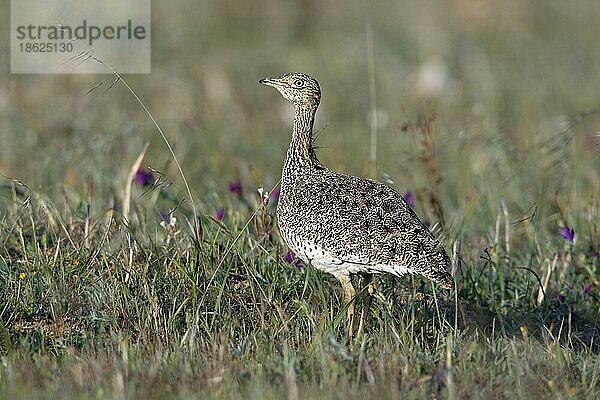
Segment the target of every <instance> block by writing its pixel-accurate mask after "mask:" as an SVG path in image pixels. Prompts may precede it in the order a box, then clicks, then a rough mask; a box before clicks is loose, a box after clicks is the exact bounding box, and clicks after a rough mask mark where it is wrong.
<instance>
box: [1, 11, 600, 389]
mask: <svg viewBox="0 0 600 400" xmlns="http://www.w3.org/2000/svg"><path fill="white" fill-rule="evenodd" d="M402 3H403V5H402V7H400V6H398V5H397V4H396V3H395V2H389V3H385V4H383V5H377V6H375V4H374V3H373V4H372V5H371V7H372V9H371V10H370V12H369V14H370V15H371V21H372V25H371V26H372V32H371V33H370V34H369V38H370V39H372V40H369V43H371V42H372V48H370V49H366V48H365V47H366V44H365V42H366V41H365V37H366V34H367V31H366V29H367V25H366V20H365V15H367V12H366V10H364V9H362V8H361V7H358V6H357V7H356V8H349V9H347V10H338V9H337V8H334V7H333V6H331V5H327V4H323V5H315V7H316V8H315V10H317V11H315V14H314V15H313V14H311V13H310V12H309V11H307V10H306V9H302V8H297V9H294V10H292V11H293V12H292V11H290V10H283V9H281V8H280V6H279V5H278V4H279V3H277V2H272V3H269V5H270V7H271V8H269V9H268V10H267V9H265V10H260V12H259V11H257V9H256V8H255V7H250V6H241V5H239V4H237V3H233V2H227V1H225V2H221V3H220V5H219V6H217V5H215V6H211V7H209V8H200V7H197V6H196V7H192V6H191V4H187V5H185V4H184V5H173V6H171V5H170V6H169V7H165V6H163V5H161V4H155V5H154V8H153V15H160V16H162V17H164V19H165V21H169V20H170V19H169V18H170V17H173V18H175V17H178V16H181V15H186V16H188V17H189V18H190V19H191V20H193V21H194V23H186V22H185V21H184V22H181V24H182V26H181V29H180V30H174V29H172V28H173V26H172V25H170V24H167V23H162V22H159V21H158V20H157V21H156V22H154V26H153V34H154V36H153V46H154V48H153V51H154V55H155V56H156V61H155V62H156V66H155V68H154V73H153V75H152V76H151V77H146V76H131V77H125V80H126V81H127V83H128V84H129V85H130V86H131V87H132V88H133V90H134V91H135V92H136V93H137V94H138V95H139V96H140V98H141V99H142V100H143V101H144V102H145V103H146V104H147V106H148V109H149V110H150V113H151V114H152V115H153V117H154V118H156V122H157V123H158V125H159V126H161V127H162V129H163V131H164V134H165V137H166V138H167V141H168V142H169V143H170V145H171V146H172V150H170V149H168V148H166V147H165V145H164V142H163V141H162V138H161V137H160V135H159V134H157V133H156V131H155V127H154V126H153V125H152V121H150V120H149V119H148V116H147V115H146V114H145V111H144V110H143V109H141V107H140V106H139V104H138V103H137V102H136V100H135V99H134V98H133V97H132V95H131V93H130V92H129V91H128V90H127V88H126V87H124V86H123V85H121V84H117V85H115V86H113V88H112V89H111V90H110V91H108V92H106V93H104V92H102V91H101V90H100V89H98V90H95V91H93V92H91V93H90V94H87V95H86V93H87V92H88V90H89V89H90V88H91V87H94V86H95V85H96V84H97V83H98V79H104V78H98V77H85V76H65V77H23V76H8V75H7V76H6V79H4V80H2V82H1V83H0V107H2V110H3V113H2V114H0V119H1V120H2V122H3V124H2V125H3V126H4V127H6V129H5V130H4V131H2V132H1V133H0V135H1V137H2V143H3V145H2V147H0V171H1V172H2V174H3V178H1V179H2V180H1V181H0V350H1V351H2V352H1V355H0V397H2V398H15V399H19V398H53V397H61V398H80V397H96V398H132V397H144V396H147V397H150V398H161V397H164V398H220V397H229V398H249V397H252V398H281V397H289V398H307V397H313V398H363V397H375V396H382V397H390V398H423V397H441V398H454V399H456V398H515V397H516V398H540V397H541V398H589V399H592V398H597V397H599V396H600V356H599V351H600V328H599V326H600V324H599V313H600V296H599V291H598V287H599V286H600V281H599V278H598V276H599V274H598V268H599V263H600V260H599V258H598V254H599V251H600V248H599V243H598V238H599V237H600V236H599V225H598V222H599V221H600V211H599V209H600V207H599V201H600V198H599V197H598V193H600V175H599V174H600V172H599V171H600V165H599V162H600V157H599V153H598V146H599V144H598V138H597V136H595V135H594V132H596V131H597V130H598V126H599V124H600V114H599V113H598V112H597V111H596V110H597V108H598V104H599V103H600V100H599V99H598V97H597V93H600V82H598V81H597V79H596V74H595V71H597V67H598V66H599V65H600V49H599V48H598V47H599V46H600V45H599V44H598V41H597V40H595V39H594V38H596V37H598V36H597V35H598V34H600V28H598V24H597V23H596V22H595V20H594V18H595V15H597V11H598V10H597V8H598V5H597V4H596V3H595V2H582V3H581V4H579V5H578V7H572V6H571V5H565V4H564V3H563V2H558V1H550V2H547V4H546V7H545V8H544V9H542V10H540V8H539V7H538V6H536V4H534V3H531V4H530V3H527V2H514V3H511V2H504V1H496V2H488V5H486V6H482V7H481V8H478V7H475V6H474V5H472V4H471V3H470V2H461V3H460V5H459V6H454V2H452V3H447V4H446V3H443V2H440V4H439V5H438V6H436V7H433V6H431V5H429V4H428V3H425V2H419V1H414V2H413V1H409V2H402ZM180 7H181V9H180ZM3 15H8V14H7V13H3ZM259 22H260V23H259ZM258 26H264V27H265V28H261V29H259V28H257V27H258ZM433 27H435V29H433ZM180 35H183V36H180ZM371 35H372V36H371ZM188 37H195V38H197V40H194V41H192V42H190V41H189V40H188V39H185V38H188ZM215 38H217V39H218V40H217V39H215ZM209 39H210V40H209ZM2 40H4V39H2ZM180 42H181V43H183V42H185V43H186V44H187V45H186V46H181V47H179V46H174V45H173V43H180ZM256 43H264V44H265V45H264V46H260V48H257V46H256ZM1 45H2V47H3V48H4V47H6V43H5V42H2V43H1ZM357 46H358V47H357ZM369 46H371V45H369ZM357 49H358V50H357ZM367 50H368V51H369V52H371V53H372V58H370V57H371V56H369V57H363V56H368V54H367ZM357 51H360V52H361V53H360V57H362V58H364V59H361V58H360V57H359V59H360V60H358V61H356V60H357V54H358V53H357ZM323 55H326V57H323ZM269 60H270V61H269ZM273 60H278V61H273ZM349 60H355V61H352V62H351V61H349ZM369 60H370V61H369ZM369 62H372V63H373V65H372V66H371V67H369V65H368V63H369ZM192 66H193V68H192ZM370 68H371V69H372V70H371V71H370ZM286 70H303V71H306V72H309V73H312V74H314V75H316V76H317V77H318V78H319V80H320V82H321V84H322V87H323V90H324V96H323V104H322V107H321V109H320V111H319V120H318V121H317V128H318V129H320V130H322V132H321V133H320V135H319V144H320V145H321V146H323V148H322V149H321V150H320V153H319V154H320V156H321V158H322V160H323V161H324V163H325V164H326V165H329V166H331V167H332V168H335V169H338V170H344V171H349V172H351V173H354V174H361V173H362V174H363V175H367V174H370V173H371V170H370V168H371V166H372V163H371V164H370V163H369V156H370V154H372V149H371V148H370V147H369V137H368V134H367V133H368V132H369V123H370V122H372V121H373V120H371V121H370V120H369V115H371V116H373V115H377V132H376V133H377V143H378V148H377V149H376V150H377V153H376V154H377V160H376V161H377V168H378V171H379V179H380V180H382V181H386V182H388V183H389V184H390V185H392V186H394V187H395V188H396V189H397V190H398V191H399V192H404V191H405V190H409V189H410V190H411V191H413V192H414V193H415V198H416V203H415V208H416V209H417V211H418V213H419V215H421V216H422V217H423V218H424V219H425V220H426V221H427V222H428V223H429V224H430V226H437V228H436V232H437V233H438V234H440V235H441V238H442V241H443V243H444V246H445V247H446V249H447V250H449V251H450V250H451V249H453V247H454V246H456V249H457V254H458V255H459V258H458V260H457V268H456V271H455V276H456V281H457V288H456V290H455V291H450V292H446V291H440V290H438V289H437V288H435V287H433V286H431V284H429V283H428V282H426V281H424V280H421V279H418V278H411V277H406V278H404V279H393V278H390V277H381V278H380V279H379V280H378V284H377V288H376V295H375V298H374V300H373V302H372V305H371V307H372V309H371V315H370V317H369V320H368V324H367V327H366V331H365V336H364V340H363V341H362V342H359V343H354V344H353V343H348V341H347V337H346V333H345V332H344V309H343V304H342V301H341V293H340V290H339V287H338V284H337V283H336V281H335V279H332V278H331V277H330V276H328V275H326V274H321V273H319V272H318V271H315V270H314V269H312V268H311V267H305V268H298V267H296V266H295V265H294V264H289V263H287V262H286V261H285V260H284V255H285V254H286V251H287V250H286V248H285V246H284V245H283V243H282V241H281V239H280V237H279V235H278V232H277V229H276V223H275V216H274V207H275V199H270V201H269V203H268V204H266V205H264V204H263V202H262V200H261V198H260V196H259V194H258V192H257V190H256V189H257V188H259V187H263V188H265V189H267V190H269V191H270V190H271V188H272V187H273V186H274V185H275V184H276V183H277V180H278V178H279V170H280V167H281V164H282V158H283V154H284V149H285V146H286V142H287V141H288V139H289V137H288V136H287V134H283V133H282V132H286V131H287V129H288V125H287V124H288V123H289V118H290V114H289V112H290V110H289V108H287V107H286V108H281V107H283V106H284V104H283V100H281V99H280V98H279V97H278V95H277V94H276V93H272V92H271V91H269V90H266V91H265V89H264V88H261V87H259V86H258V85H257V84H256V81H257V79H258V78H261V77H263V76H265V75H270V74H273V73H277V72H282V71H286ZM431 71H433V77H434V78H436V79H438V78H439V80H436V79H434V80H431V79H430V78H427V77H431V76H432V75H431V74H432V72H431ZM444 71H445V72H444ZM440 77H441V78H440ZM113 80H114V79H113V78H112V77H111V76H108V77H107V78H106V81H105V82H106V85H109V84H110V83H111V82H112V81H113ZM373 80H374V81H375V85H376V86H377V90H376V91H375V90H374V89H375V87H374V86H373ZM436 82H437V83H436ZM369 93H376V96H377V99H376V100H377V102H376V103H374V99H372V98H370V97H369V96H370V94H369ZM49 98H52V99H54V100H55V102H54V103H52V104H48V102H47V100H48V99H49ZM3 99H5V100H3ZM372 102H373V103H372ZM372 104H376V105H377V110H376V114H375V113H373V110H372V108H373V107H375V106H373V105H372ZM280 114H281V115H283V117H282V118H280ZM148 142H149V143H151V144H150V147H149V148H148V149H147V151H146V152H145V153H144V152H143V150H144V151H145V150H146V148H145V144H146V143H148ZM140 153H144V156H143V160H142V161H141V162H139V163H137V162H136V158H137V157H138V156H139V155H140ZM172 154H175V155H176V156H177V158H178V161H179V164H180V165H181V167H180V168H181V170H183V172H184V173H185V175H186V178H187V181H188V183H189V188H190V190H191V192H190V193H188V189H187V188H186V186H188V185H187V183H184V182H183V181H182V180H181V177H180V169H179V168H178V166H177V165H175V162H174V159H173V156H172ZM371 161H373V160H371ZM138 164H139V166H140V167H142V168H144V167H147V166H150V167H151V168H152V169H153V171H154V172H153V174H154V178H155V185H150V186H145V187H143V186H140V185H136V184H133V186H132V183H131V177H130V174H131V171H132V166H134V168H133V169H135V167H136V166H137V165H138ZM234 181H240V182H241V184H242V192H241V193H240V194H239V195H238V194H237V193H231V192H229V191H228V183H229V182H234ZM127 188H129V190H130V194H129V195H127ZM192 195H193V196H192ZM190 197H193V199H194V204H193V206H192V204H190V202H189V201H187V200H186V199H188V198H190ZM128 198H129V199H130V203H131V204H130V208H129V211H128V218H127V219H125V218H124V217H123V214H122V210H123V209H124V204H123V203H124V202H127V203H129V201H127V199H128ZM182 200H184V201H183V202H182ZM218 208H224V209H225V216H224V219H223V220H222V221H217V220H216V219H215V218H214V217H215V212H216V210H217V209H218ZM195 213H197V214H198V215H199V220H198V225H197V228H196V229H194V228H192V227H193V226H194V223H195V221H194V214H195ZM160 214H163V215H171V216H164V217H160V216H159V215H160ZM172 217H174V218H175V219H173V218H172ZM163 218H164V219H166V220H167V221H166V222H167V223H165V224H162V225H161V220H162V219H163ZM442 223H443V229H441V228H440V224H442ZM564 226H569V227H571V228H573V229H574V231H575V239H574V241H573V243H571V242H569V241H568V240H565V239H564V238H563V237H561V235H560V232H561V229H562V227H564Z"/></svg>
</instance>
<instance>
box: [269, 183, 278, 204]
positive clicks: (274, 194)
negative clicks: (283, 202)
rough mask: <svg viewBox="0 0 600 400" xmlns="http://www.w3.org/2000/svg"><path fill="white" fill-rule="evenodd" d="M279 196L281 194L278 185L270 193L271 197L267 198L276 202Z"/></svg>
mask: <svg viewBox="0 0 600 400" xmlns="http://www.w3.org/2000/svg"><path fill="white" fill-rule="evenodd" d="M280 194H281V187H280V186H279V185H277V186H275V189H273V191H272V192H271V195H270V196H269V198H270V199H272V200H273V201H278V200H279V195H280Z"/></svg>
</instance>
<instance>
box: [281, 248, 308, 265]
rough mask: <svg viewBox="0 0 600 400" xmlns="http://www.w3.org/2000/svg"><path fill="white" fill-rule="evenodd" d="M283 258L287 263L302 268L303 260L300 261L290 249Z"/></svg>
mask: <svg viewBox="0 0 600 400" xmlns="http://www.w3.org/2000/svg"><path fill="white" fill-rule="evenodd" d="M283 259H284V260H285V262H287V263H288V264H294V267H296V268H298V269H302V268H304V261H302V260H301V259H299V258H298V257H297V256H296V254H295V253H294V252H293V251H291V250H288V252H287V254H286V255H285V257H284V258H283Z"/></svg>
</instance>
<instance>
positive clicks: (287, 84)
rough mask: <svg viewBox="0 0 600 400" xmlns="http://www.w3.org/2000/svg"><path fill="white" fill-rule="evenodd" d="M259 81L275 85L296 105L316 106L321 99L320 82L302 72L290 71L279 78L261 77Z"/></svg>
mask: <svg viewBox="0 0 600 400" xmlns="http://www.w3.org/2000/svg"><path fill="white" fill-rule="evenodd" d="M258 83H262V84H263V85H267V86H273V87H274V88H275V89H277V90H279V93H281V95H282V96H283V97H284V98H285V99H287V100H288V101H289V102H290V103H292V104H293V105H295V106H309V107H316V106H318V105H319V102H320V101H321V88H320V87H319V82H317V80H316V79H315V78H313V77H311V76H308V75H306V74H303V73H301V72H288V73H287V74H283V75H280V76H278V77H277V78H265V79H261V80H260V81H258Z"/></svg>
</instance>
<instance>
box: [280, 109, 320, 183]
mask: <svg viewBox="0 0 600 400" xmlns="http://www.w3.org/2000/svg"><path fill="white" fill-rule="evenodd" d="M317 107H318V106H317V105H313V106H305V105H294V128H293V131H292V141H291V142H290V147H289V148H288V151H287V155H286V157H285V164H284V167H283V172H284V175H294V173H295V172H297V171H299V170H304V171H305V170H306V169H307V168H308V169H313V168H319V167H322V164H321V162H320V161H319V160H318V158H317V154H316V152H315V148H314V143H313V142H314V137H313V125H314V122H315V114H316V112H317Z"/></svg>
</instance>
